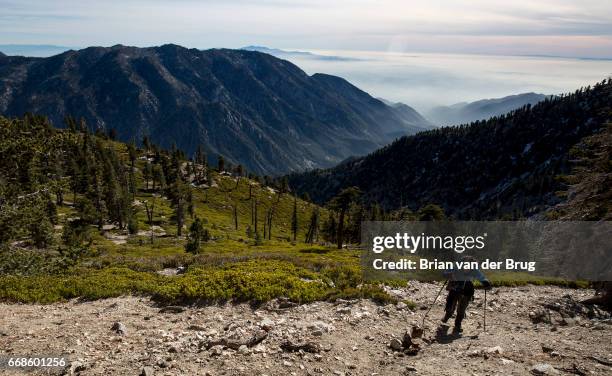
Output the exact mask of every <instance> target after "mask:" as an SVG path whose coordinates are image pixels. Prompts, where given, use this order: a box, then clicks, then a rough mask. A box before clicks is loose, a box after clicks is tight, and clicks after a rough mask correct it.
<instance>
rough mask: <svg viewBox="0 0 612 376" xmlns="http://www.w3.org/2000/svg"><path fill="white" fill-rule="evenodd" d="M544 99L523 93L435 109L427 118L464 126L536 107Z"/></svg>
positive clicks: (429, 112)
mask: <svg viewBox="0 0 612 376" xmlns="http://www.w3.org/2000/svg"><path fill="white" fill-rule="evenodd" d="M544 99H546V95H544V94H536V93H523V94H516V95H509V96H507V97H503V98H495V99H482V100H479V101H475V102H470V103H456V104H454V105H451V106H439V107H434V108H433V109H431V110H429V111H428V112H427V118H428V119H429V120H431V121H432V122H434V123H435V124H438V125H457V124H464V123H470V122H472V121H476V120H486V119H488V118H490V117H493V116H499V115H503V114H506V113H508V112H510V111H512V110H515V109H517V108H521V107H523V106H525V105H527V104H530V105H534V104H536V103H538V102H540V101H543V100H544Z"/></svg>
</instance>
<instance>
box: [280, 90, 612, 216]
mask: <svg viewBox="0 0 612 376" xmlns="http://www.w3.org/2000/svg"><path fill="white" fill-rule="evenodd" d="M610 103H612V80H607V81H604V82H602V83H598V84H596V85H595V86H593V87H588V88H586V89H580V90H578V91H576V92H575V93H572V94H568V95H563V96H560V97H549V98H547V99H545V100H544V101H542V102H539V103H538V104H536V105H534V106H529V105H527V106H524V107H522V108H520V109H517V110H514V111H512V112H511V113H509V114H505V115H501V116H499V117H494V118H491V119H489V120H486V121H480V122H473V123H471V124H464V125H461V126H453V127H442V128H438V129H434V130H429V131H426V132H421V133H418V134H416V135H412V136H406V137H402V138H401V139H399V140H397V141H395V142H394V143H392V144H390V145H388V146H385V147H383V148H381V149H379V150H377V151H375V152H373V153H371V154H369V155H367V156H365V157H361V158H357V159H353V160H349V161H347V162H346V163H344V164H342V165H339V166H336V167H334V168H331V169H320V170H315V171H310V172H306V173H301V174H291V175H289V176H288V181H289V183H290V185H291V186H292V187H294V188H295V189H296V190H297V191H298V192H299V193H300V194H304V193H308V195H309V196H310V197H313V198H316V201H317V202H319V203H323V202H326V201H327V200H329V199H331V198H332V197H333V196H335V195H336V194H338V192H340V191H341V190H342V189H344V188H347V187H350V186H356V187H358V188H360V189H361V190H362V191H363V192H364V199H365V201H366V202H370V203H379V204H380V205H381V206H382V207H383V208H385V209H387V210H394V209H399V208H403V207H405V208H409V209H411V210H416V209H418V208H420V207H423V206H424V205H427V204H438V205H440V206H441V207H442V208H443V209H444V210H445V212H446V213H447V215H449V216H451V217H454V218H460V219H500V218H521V217H525V216H534V215H537V214H539V213H542V212H543V211H545V210H547V209H548V208H551V207H553V206H555V205H556V204H558V203H560V202H561V201H562V197H559V195H558V193H559V192H561V191H564V190H566V186H565V185H564V184H563V182H562V181H560V180H559V176H561V175H565V174H567V173H569V172H570V170H571V166H572V162H571V155H570V154H571V153H570V151H571V150H572V149H573V148H575V147H576V145H578V144H579V143H580V142H581V141H582V140H583V139H585V138H586V137H589V136H592V135H594V134H597V133H598V132H601V129H602V128H604V124H605V123H607V122H609V121H610V119H612V109H611V108H610ZM593 189H594V190H597V189H595V188H593ZM583 190H584V189H583Z"/></svg>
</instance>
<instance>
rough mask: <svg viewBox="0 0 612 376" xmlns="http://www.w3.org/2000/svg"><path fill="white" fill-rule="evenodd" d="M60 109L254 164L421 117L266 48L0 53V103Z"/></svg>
mask: <svg viewBox="0 0 612 376" xmlns="http://www.w3.org/2000/svg"><path fill="white" fill-rule="evenodd" d="M26 112H30V113H36V114H41V115H46V116H48V117H49V119H50V120H51V122H52V123H53V124H54V125H56V126H62V124H63V122H64V120H63V119H64V118H65V117H66V116H68V115H70V116H73V117H75V118H81V117H82V118H84V119H85V121H86V122H87V124H88V126H89V127H90V128H92V129H101V130H104V131H110V130H111V129H114V130H115V131H116V134H117V136H118V138H119V139H120V140H123V141H128V142H129V141H131V140H136V142H139V141H140V140H142V138H143V136H145V135H146V136H149V137H150V139H151V140H152V141H153V142H154V143H156V144H159V145H160V146H162V147H165V148H168V147H171V146H172V145H173V144H175V145H176V146H177V147H178V148H180V149H182V150H184V151H186V152H187V153H188V154H191V153H193V152H194V151H195V150H196V149H197V148H198V147H199V146H200V145H201V146H203V147H204V149H205V151H206V152H207V153H208V155H209V156H211V157H212V158H213V159H214V158H215V157H216V156H217V155H223V156H224V158H225V160H226V161H229V162H231V163H234V164H242V165H243V166H244V167H246V169H247V170H249V171H251V172H255V173H258V174H280V173H286V172H290V171H302V170H306V169H310V168H320V167H330V166H333V165H335V164H337V163H339V162H340V161H342V160H345V159H346V158H349V157H351V156H356V155H357V156H358V155H365V154H367V153H368V152H371V151H373V150H375V149H377V148H379V147H382V146H384V145H385V144H387V143H389V142H391V141H393V139H395V138H396V137H398V136H401V135H406V134H412V133H416V132H418V131H421V130H424V129H428V128H430V127H431V124H430V123H429V122H427V121H426V120H425V119H423V118H422V117H421V116H420V115H419V116H414V113H412V112H411V111H410V110H407V109H406V108H405V107H402V108H398V107H397V106H388V105H386V104H385V103H383V102H382V101H380V100H378V99H376V98H373V97H372V96H370V95H369V94H368V93H366V92H364V91H362V90H360V89H358V88H357V87H355V86H353V85H351V84H350V83H349V82H348V81H346V80H344V79H342V78H339V77H335V76H330V75H326V74H314V75H312V76H309V75H307V74H306V73H305V72H304V71H302V70H301V69H300V68H298V67H297V66H295V65H294V64H292V63H290V62H288V61H285V60H281V59H278V58H276V57H274V56H271V55H269V54H266V53H261V52H255V51H247V50H229V49H211V50H205V51H202V50H197V49H187V48H184V47H180V46H177V45H171V44H170V45H163V46H160V47H150V48H137V47H128V46H122V45H117V46H113V47H89V48H85V49H82V50H78V51H74V50H70V51H67V52H64V53H61V54H59V55H55V56H51V57H48V58H35V57H22V56H6V55H0V114H2V115H5V116H21V115H23V114H24V113H26Z"/></svg>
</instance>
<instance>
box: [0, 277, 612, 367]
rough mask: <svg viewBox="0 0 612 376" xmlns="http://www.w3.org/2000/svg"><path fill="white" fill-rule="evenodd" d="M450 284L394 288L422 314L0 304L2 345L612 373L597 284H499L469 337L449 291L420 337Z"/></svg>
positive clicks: (224, 360)
mask: <svg viewBox="0 0 612 376" xmlns="http://www.w3.org/2000/svg"><path fill="white" fill-rule="evenodd" d="M439 288H440V285H437V284H425V283H413V284H411V285H410V286H409V287H407V288H405V289H399V290H392V291H391V292H392V293H393V294H396V295H399V296H400V297H402V298H406V299H411V300H412V301H414V302H416V303H417V307H416V308H415V310H410V309H409V307H408V306H406V305H405V304H404V303H399V304H398V305H388V306H378V305H376V304H375V303H372V302H371V301H367V300H355V301H340V302H336V303H328V302H317V303H312V304H307V305H302V306H294V305H292V304H291V303H290V302H286V301H282V300H280V301H274V302H270V303H268V304H266V305H263V306H260V307H256V308H255V307H251V306H249V305H246V304H239V305H231V304H227V305H222V306H205V307H165V308H162V307H158V306H155V305H154V304H152V303H151V302H150V301H149V300H148V299H146V298H138V297H122V298H116V299H108V300H100V301H94V302H76V301H73V302H67V303H59V304H52V305H15V304H0V351H1V352H2V355H3V356H5V357H6V356H15V357H18V356H24V355H29V354H32V355H33V354H40V355H46V356H51V355H62V354H63V355H66V356H68V358H69V359H70V360H71V365H70V366H69V367H66V368H65V369H54V370H47V373H54V374H81V375H147V376H148V375H413V374H414V375H533V374H536V375H537V374H542V375H543V374H551V375H552V374H575V375H612V366H611V365H612V335H611V334H612V322H611V321H610V316H609V315H608V314H607V313H605V312H602V311H598V310H592V309H589V308H587V307H585V306H582V305H580V304H578V303H576V301H579V300H582V299H584V298H586V297H588V296H591V295H592V294H593V291H590V290H571V289H563V288H558V287H535V286H529V287H520V288H498V289H497V288H496V289H494V290H493V291H492V292H489V294H488V304H487V315H486V324H487V325H486V329H487V330H486V332H484V331H483V325H482V324H483V292H482V291H477V292H476V298H475V301H474V302H473V303H472V304H471V305H470V307H469V309H468V313H469V317H468V318H467V319H466V321H465V323H464V333H463V335H462V336H461V337H453V336H451V335H449V334H445V333H444V331H445V328H443V327H442V328H440V327H439V326H438V324H439V322H438V319H439V318H440V317H441V316H442V310H443V300H444V299H443V298H444V296H442V297H441V299H439V300H438V302H437V304H436V305H435V306H434V308H433V309H432V311H431V313H430V315H429V318H430V319H428V320H427V321H426V324H425V326H424V334H423V336H422V337H419V335H418V334H419V333H418V329H417V330H416V331H413V329H412V328H413V326H414V325H420V323H421V319H422V316H423V315H424V313H425V312H426V310H425V309H426V308H427V306H428V305H429V304H431V302H432V300H433V297H434V296H435V295H436V293H437V292H438V290H439ZM406 331H408V333H409V334H413V335H412V336H410V335H406V336H405V332H406ZM23 372H24V371H8V370H7V369H0V374H8V375H12V374H23ZM35 372H39V373H43V372H42V371H35Z"/></svg>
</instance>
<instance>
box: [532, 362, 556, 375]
mask: <svg viewBox="0 0 612 376" xmlns="http://www.w3.org/2000/svg"><path fill="white" fill-rule="evenodd" d="M531 373H533V374H534V375H558V374H559V371H557V370H556V369H555V367H553V366H551V365H550V364H547V363H539V364H536V365H535V366H533V368H531Z"/></svg>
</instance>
